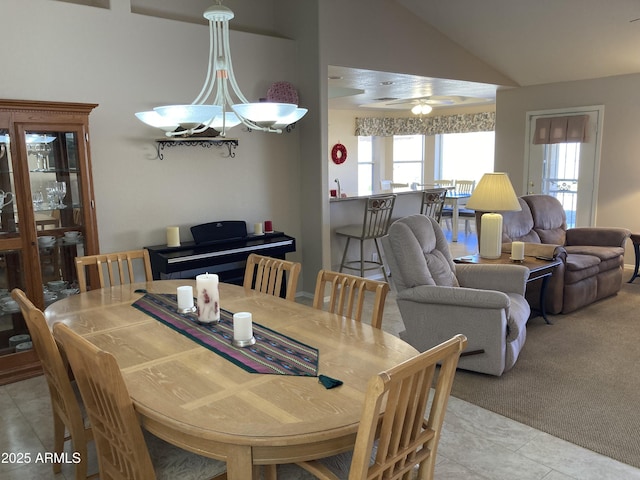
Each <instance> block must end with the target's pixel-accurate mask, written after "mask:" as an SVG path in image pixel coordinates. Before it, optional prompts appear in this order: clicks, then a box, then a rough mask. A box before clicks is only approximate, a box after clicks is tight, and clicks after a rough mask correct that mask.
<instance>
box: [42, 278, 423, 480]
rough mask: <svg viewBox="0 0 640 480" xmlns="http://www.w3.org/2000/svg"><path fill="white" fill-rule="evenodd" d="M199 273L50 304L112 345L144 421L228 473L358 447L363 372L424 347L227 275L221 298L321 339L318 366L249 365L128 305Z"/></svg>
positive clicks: (300, 336)
mask: <svg viewBox="0 0 640 480" xmlns="http://www.w3.org/2000/svg"><path fill="white" fill-rule="evenodd" d="M180 285H192V286H194V288H195V281H192V280H161V281H153V282H147V283H137V284H130V285H122V286H117V287H113V288H106V289H101V290H92V291H89V292H86V293H82V294H78V295H73V296H70V297H68V298H65V299H62V300H59V301H57V302H55V303H53V304H52V305H50V306H49V307H48V308H47V309H46V310H45V315H46V318H47V322H48V324H49V326H50V327H52V326H53V325H54V324H55V323H56V322H64V323H65V324H66V325H68V326H69V327H70V328H71V329H72V330H73V331H75V332H76V333H78V334H80V335H81V336H83V337H84V338H86V339H87V340H89V341H90V342H92V343H93V344H95V345H96V346H98V347H99V348H101V349H103V350H106V351H108V352H111V353H112V354H113V355H114V356H115V357H116V359H117V361H118V364H119V366H120V369H121V371H122V373H123V376H124V379H125V382H126V384H127V388H128V390H129V394H130V396H131V398H132V400H133V403H134V406H135V408H136V411H137V412H138V413H139V415H140V419H141V423H142V426H143V427H144V428H146V429H147V430H149V431H150V432H151V433H153V434H155V435H157V436H159V437H161V438H163V439H164V440H166V441H168V442H170V443H172V444H174V445H177V446H179V447H182V448H184V449H186V450H189V451H192V452H195V453H198V454H201V455H205V456H208V457H211V458H216V459H219V460H223V461H225V462H226V463H227V478H228V479H229V480H247V479H250V478H256V475H257V471H258V470H259V469H258V468H256V466H257V465H275V464H282V463H291V462H295V461H298V460H308V459H313V458H321V457H325V456H329V455H332V454H335V453H338V452H341V451H345V450H348V449H349V448H352V447H353V444H354V441H355V435H356V432H357V429H358V422H359V419H360V414H361V408H362V405H363V401H364V394H365V391H366V385H367V382H368V380H369V379H370V378H371V377H372V376H373V375H375V374H377V373H378V372H380V371H383V370H386V369H388V368H390V367H392V366H394V365H396V364H398V363H400V362H402V361H404V360H407V359H409V358H411V357H413V356H415V355H416V354H417V353H418V352H417V351H416V350H415V349H414V348H413V347H412V346H410V345H409V344H407V343H405V342H404V341H402V340H400V339H399V338H397V337H395V336H393V335H391V334H388V333H385V332H384V331H382V330H380V329H375V328H372V327H371V326H369V325H368V324H365V323H359V322H354V321H352V320H349V319H346V318H344V317H341V316H338V315H334V314H330V313H327V312H324V311H321V310H317V309H314V308H312V307H309V306H306V305H303V304H300V303H295V302H290V301H286V300H284V299H281V298H277V297H273V296H270V295H265V294H261V293H258V292H255V291H253V290H248V289H244V288H243V287H240V286H236V285H229V284H220V305H221V308H223V309H225V310H228V311H230V312H239V311H247V312H251V313H252V315H253V321H254V322H256V323H258V324H260V325H263V326H265V327H268V328H270V329H272V330H275V331H277V332H279V333H281V334H283V335H287V336H288V337H291V338H293V339H295V340H297V341H299V342H302V343H305V344H307V345H309V346H312V347H315V348H317V349H318V350H319V368H318V373H319V374H323V375H327V376H329V377H332V378H335V379H339V380H341V381H343V382H344V384H343V385H341V386H339V387H336V388H332V389H326V388H325V387H324V386H323V385H322V384H321V383H319V381H318V378H316V377H310V376H290V375H273V374H256V373H248V372H247V371H245V370H243V369H242V368H240V367H238V366H236V365H234V364H233V363H232V362H230V361H228V360H227V359H225V358H223V357H221V356H219V355H218V354H216V353H215V352H212V351H210V350H208V349H206V348H204V347H202V346H200V345H198V344H196V343H195V342H194V341H192V340H191V339H189V338H187V337H185V336H183V335H181V334H180V333H178V332H175V331H173V330H172V329H170V328H169V327H167V326H165V325H163V324H162V323H161V322H159V321H157V320H156V319H154V318H152V317H151V316H149V315H147V314H146V313H144V312H142V311H140V310H138V309H136V308H134V307H132V303H133V302H135V301H136V300H138V299H139V298H141V297H142V295H143V294H142V293H135V290H138V289H145V290H146V291H148V292H149V293H172V294H175V293H176V288H177V287H178V286H180Z"/></svg>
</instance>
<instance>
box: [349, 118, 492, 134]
mask: <svg viewBox="0 0 640 480" xmlns="http://www.w3.org/2000/svg"><path fill="white" fill-rule="evenodd" d="M495 127H496V113H495V112H482V113H468V114H459V115H441V116H437V117H402V118H389V117H384V118H381V117H364V118H356V136H360V137H370V136H375V137H390V136H392V135H440V134H443V133H469V132H493V131H494V130H495Z"/></svg>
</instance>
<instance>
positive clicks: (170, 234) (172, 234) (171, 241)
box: [167, 227, 180, 247]
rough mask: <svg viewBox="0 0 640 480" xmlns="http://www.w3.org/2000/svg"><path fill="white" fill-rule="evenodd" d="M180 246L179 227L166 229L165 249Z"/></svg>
mask: <svg viewBox="0 0 640 480" xmlns="http://www.w3.org/2000/svg"><path fill="white" fill-rule="evenodd" d="M179 246H180V227H167V247H179Z"/></svg>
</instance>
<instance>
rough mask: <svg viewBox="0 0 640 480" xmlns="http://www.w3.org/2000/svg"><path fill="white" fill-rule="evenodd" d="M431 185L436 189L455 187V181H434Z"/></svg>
mask: <svg viewBox="0 0 640 480" xmlns="http://www.w3.org/2000/svg"><path fill="white" fill-rule="evenodd" d="M433 184H434V185H437V186H438V187H455V184H456V182H455V180H434V181H433Z"/></svg>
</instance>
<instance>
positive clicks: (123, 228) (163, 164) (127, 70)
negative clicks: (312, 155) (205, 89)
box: [0, 0, 302, 258]
mask: <svg viewBox="0 0 640 480" xmlns="http://www.w3.org/2000/svg"><path fill="white" fill-rule="evenodd" d="M0 17H1V18H2V19H3V37H4V38H5V39H12V41H11V45H7V44H5V46H6V47H7V48H6V51H5V55H4V56H3V68H2V75H0V82H1V84H0V92H2V93H1V95H2V96H3V97H5V98H16V99H29V100H52V101H74V102H91V103H98V104H100V106H99V107H98V108H96V109H95V110H94V112H93V113H92V114H91V116H90V130H91V151H92V161H93V179H94V185H95V191H96V205H97V217H98V231H99V241H100V247H101V250H102V251H104V252H109V251H115V250H123V249H129V248H138V247H141V246H144V245H155V244H163V243H165V227H166V226H167V225H179V226H180V227H181V236H182V240H183V241H187V240H191V235H190V232H189V228H188V227H190V226H192V225H196V224H199V223H204V222H208V221H213V220H229V219H239V220H246V221H247V223H248V225H249V226H252V225H253V223H254V222H258V221H262V220H265V219H271V220H273V222H274V227H275V228H276V229H277V230H284V231H285V232H287V233H289V234H291V235H293V236H294V237H296V238H299V237H300V235H301V231H300V221H299V218H300V211H299V207H298V205H299V202H298V196H299V193H298V183H299V178H300V172H299V164H298V161H299V135H298V132H295V131H294V132H293V133H291V134H283V135H275V134H266V133H262V132H252V133H249V132H246V131H242V130H241V129H240V127H236V128H235V129H233V130H231V131H230V134H229V136H230V137H231V136H234V137H237V138H239V142H240V145H239V147H238V148H237V150H236V157H235V158H223V157H221V156H220V153H219V152H221V151H218V150H217V149H213V150H210V149H203V148H201V147H174V148H171V149H169V150H165V153H164V160H162V161H160V160H158V159H157V158H154V157H155V142H154V139H155V138H158V137H161V136H162V132H160V131H159V130H156V129H153V128H151V127H148V126H146V125H144V124H142V123H141V122H139V121H138V120H137V119H136V118H135V117H134V112H136V111H140V110H147V109H150V108H151V107H153V106H156V105H160V104H169V103H190V102H191V101H192V100H193V98H195V96H196V95H197V94H198V92H199V91H200V89H201V87H202V83H203V81H204V74H205V71H204V70H205V68H206V62H207V53H208V38H209V36H208V29H207V27H206V26H202V25H194V24H189V23H184V22H178V21H173V20H164V19H159V18H153V17H148V16H142V15H136V14H131V13H130V7H129V1H128V0H111V9H110V10H108V9H99V8H93V7H86V6H81V5H74V4H69V3H62V2H54V1H51V0H3V1H2V2H1V3H0ZM231 54H232V58H233V65H234V67H235V71H236V74H237V78H238V81H239V84H240V87H241V88H242V89H243V92H244V94H245V95H246V96H247V97H248V98H250V99H257V98H258V97H260V96H264V95H265V94H266V91H267V89H268V87H269V85H271V83H272V82H274V81H279V80H287V81H291V82H292V83H293V84H294V85H295V84H296V70H297V69H296V64H295V42H293V41H290V40H285V39H282V38H276V37H269V36H263V35H255V34H248V33H238V32H231ZM250 229H251V227H250ZM301 248H302V245H301V244H300V243H299V244H298V250H300V249H301ZM300 255H301V254H300V253H298V254H297V255H296V256H297V257H298V258H300Z"/></svg>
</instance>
